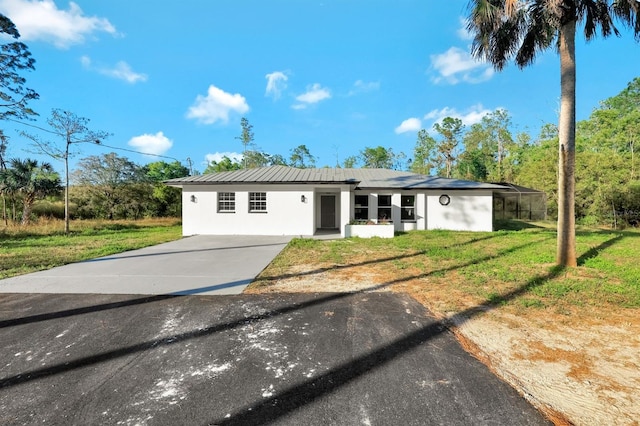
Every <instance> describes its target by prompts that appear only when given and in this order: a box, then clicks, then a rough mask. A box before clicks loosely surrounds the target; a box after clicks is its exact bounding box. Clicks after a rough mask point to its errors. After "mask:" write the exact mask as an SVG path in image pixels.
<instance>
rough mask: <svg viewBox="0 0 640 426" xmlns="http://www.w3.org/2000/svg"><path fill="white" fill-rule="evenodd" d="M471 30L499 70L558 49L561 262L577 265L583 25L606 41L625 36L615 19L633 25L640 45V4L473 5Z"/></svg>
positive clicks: (497, 0) (514, 0) (524, 0)
mask: <svg viewBox="0 0 640 426" xmlns="http://www.w3.org/2000/svg"><path fill="white" fill-rule="evenodd" d="M469 9H470V16H469V23H468V30H469V31H470V32H471V33H472V34H473V35H474V41H473V47H472V53H473V54H474V56H476V57H477V58H480V59H484V60H487V61H489V62H491V63H492V64H493V66H494V67H495V68H496V69H497V70H502V69H503V68H504V66H505V64H506V63H507V62H508V61H509V60H510V59H514V61H515V63H516V65H518V67H520V68H524V67H526V66H528V65H531V64H532V63H533V62H534V60H535V57H536V54H537V53H539V52H541V51H544V50H546V49H548V48H549V47H551V46H552V45H555V46H557V48H558V53H559V55H560V86H561V96H560V119H559V125H558V136H559V147H558V149H559V153H560V156H559V160H558V243H557V255H556V262H557V264H558V265H561V266H576V265H577V259H576V243H575V239H576V236H575V137H576V112H575V111H576V107H575V105H576V62H575V52H576V49H575V36H576V27H577V25H578V24H580V25H581V26H582V25H583V26H584V36H585V39H586V40H587V41H588V40H591V39H592V38H594V37H595V36H596V35H597V32H598V31H599V32H600V34H601V36H602V37H604V38H606V37H609V36H610V35H611V34H615V35H616V36H619V35H620V32H619V31H618V29H617V28H616V27H615V25H614V18H616V19H618V20H619V21H621V22H622V23H623V25H628V26H629V27H630V28H631V29H632V31H633V33H634V35H635V38H636V39H637V40H640V2H639V1H638V0H612V1H611V0H472V1H470V2H469Z"/></svg>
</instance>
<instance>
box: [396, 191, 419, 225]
mask: <svg viewBox="0 0 640 426" xmlns="http://www.w3.org/2000/svg"><path fill="white" fill-rule="evenodd" d="M409 198H411V199H413V202H412V203H411V204H407V203H406V202H405V201H407V200H408V199H409ZM400 220H401V221H402V222H415V221H416V196H415V194H403V195H401V196H400Z"/></svg>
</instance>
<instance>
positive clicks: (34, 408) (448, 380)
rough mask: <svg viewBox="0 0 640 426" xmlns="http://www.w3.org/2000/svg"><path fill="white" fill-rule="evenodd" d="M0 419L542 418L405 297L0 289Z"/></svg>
mask: <svg viewBox="0 0 640 426" xmlns="http://www.w3.org/2000/svg"><path fill="white" fill-rule="evenodd" d="M0 313H1V315H2V319H1V321H0V325H1V326H2V328H1V329H0V338H2V341H3V346H2V349H1V350H0V356H1V357H2V359H3V363H4V364H5V365H4V366H3V368H2V376H1V377H0V407H2V408H3V409H2V410H1V411H0V424H31V423H42V422H46V423H51V424H58V423H64V424H117V423H120V424H149V425H153V424H158V425H174V424H219V425H221V424H226V425H253V424H265V423H275V424H285V425H300V424H304V425H327V424H340V425H360V424H372V425H387V424H404V425H429V424H434V425H435V424H473V425H482V424H504V425H507V424H508V425H512V424H519V425H542V424H549V423H548V422H547V421H546V420H545V419H544V418H543V417H542V416H541V415H540V414H539V413H538V412H537V411H536V410H535V409H534V408H533V407H532V406H530V405H529V404H528V403H527V402H526V401H525V400H524V399H522V398H521V397H520V396H519V395H518V394H517V393H516V391H514V390H513V389H512V388H511V387H509V386H508V385H506V384H505V383H503V382H501V381H500V380H499V379H497V378H496V377H495V376H494V375H493V374H491V373H490V372H489V371H488V370H487V368H486V367H485V366H484V365H482V364H481V363H480V362H479V361H477V360H476V359H474V358H473V357H471V356H470V355H469V354H467V353H466V352H464V351H463V350H462V348H461V347H460V345H459V344H458V343H457V341H456V340H455V338H454V337H453V336H452V334H451V333H450V332H448V330H447V329H446V327H445V326H444V325H443V324H442V323H441V322H439V321H437V320H436V319H435V318H433V317H432V316H430V315H429V314H428V312H426V311H425V308H424V307H423V306H422V305H420V304H419V303H417V302H416V301H415V300H413V299H412V298H410V297H409V296H407V295H398V294H392V293H356V294H286V295H285V294H280V295H241V296H225V297H203V296H181V297H176V296H155V297H147V298H140V297H132V296H122V295H120V296H116V295H82V296H79V295H0Z"/></svg>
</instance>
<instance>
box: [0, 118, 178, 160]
mask: <svg viewBox="0 0 640 426" xmlns="http://www.w3.org/2000/svg"><path fill="white" fill-rule="evenodd" d="M5 120H7V121H13V122H14V123H18V124H22V125H23V126H29V127H33V128H34V129H38V130H42V131H43V132H47V133H51V134H53V135H57V136H61V137H65V136H66V135H64V134H62V133H58V132H54V131H53V130H49V129H45V128H44V127H40V126H36V125H35V124H29V123H25V122H24V121H19V120H14V119H12V118H5ZM72 143H92V144H94V145H98V146H104V147H105V148H110V149H116V150H120V151H127V152H133V153H135V154H141V155H152V156H154V157H160V158H168V159H170V160H175V161H177V162H178V163H181V164H182V161H180V160H178V159H177V158H175V157H170V156H168V155H160V154H152V153H149V152H142V151H136V150H134V149H127V148H120V147H117V146H111V145H106V144H104V143H102V141H100V143H95V142H92V141H72Z"/></svg>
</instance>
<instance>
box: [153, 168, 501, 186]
mask: <svg viewBox="0 0 640 426" xmlns="http://www.w3.org/2000/svg"><path fill="white" fill-rule="evenodd" d="M165 183H166V184H167V185H171V186H183V185H220V184H252V183H253V184H310V183H315V184H354V185H356V187H357V188H361V189H373V188H375V189H382V188H393V189H491V190H504V189H505V187H504V186H501V185H496V184H491V183H482V182H475V181H470V180H461V179H447V178H442V177H436V176H425V175H419V174H416V173H411V172H404V171H398V170H388V169H337V168H336V169H332V168H321V169H298V168H295V167H287V166H270V167H260V168H255V169H246V170H235V171H230V172H219V173H211V174H206V175H198V176H188V177H184V178H177V179H171V180H168V181H165Z"/></svg>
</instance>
